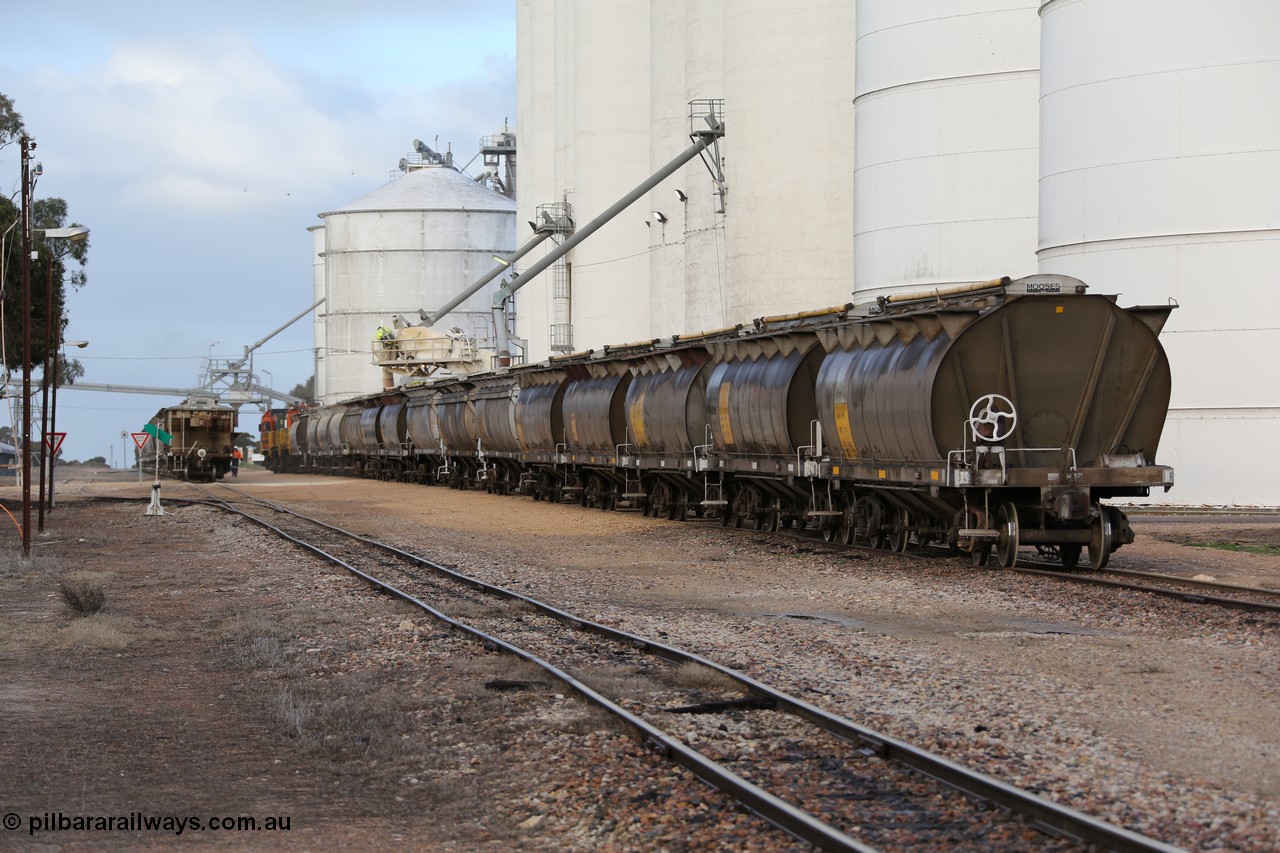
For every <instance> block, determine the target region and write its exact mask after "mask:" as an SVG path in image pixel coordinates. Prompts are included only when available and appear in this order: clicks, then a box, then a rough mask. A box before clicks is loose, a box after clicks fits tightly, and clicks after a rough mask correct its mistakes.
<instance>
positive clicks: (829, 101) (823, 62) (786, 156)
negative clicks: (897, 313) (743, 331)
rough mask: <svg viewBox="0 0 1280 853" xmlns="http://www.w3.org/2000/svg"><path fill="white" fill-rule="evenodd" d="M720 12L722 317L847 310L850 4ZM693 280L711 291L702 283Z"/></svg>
mask: <svg viewBox="0 0 1280 853" xmlns="http://www.w3.org/2000/svg"><path fill="white" fill-rule="evenodd" d="M722 5H723V9H724V48H723V49H724V92H723V97H724V99H725V127H726V134H725V138H724V141H723V149H724V152H725V173H726V178H727V180H728V187H729V191H728V198H727V217H726V226H725V227H726V235H725V236H726V240H727V246H728V270H729V272H728V284H727V286H726V287H725V297H724V298H725V302H726V304H725V314H726V319H727V320H728V321H729V322H743V321H747V320H750V319H751V318H753V317H759V316H761V315H764V314H776V313H783V312H790V311H796V310H806V309H811V308H815V307H823V306H827V305H833V304H838V303H843V302H848V301H849V298H850V292H851V291H852V289H853V277H852V275H851V272H852V269H853V257H854V247H853V241H852V238H851V235H852V233H853V168H852V164H851V163H850V156H851V153H852V139H853V122H854V116H853V97H854V59H853V37H854V34H855V21H854V11H855V10H854V6H853V4H852V3H849V2H838V0H796V2H792V3H778V2H776V0H733V2H723V4H722ZM703 280H704V281H705V282H706V284H707V286H708V287H715V286H716V283H715V281H714V280H713V279H711V278H710V277H709V276H703ZM705 298H706V299H707V300H712V299H715V298H718V294H713V293H708V294H707V295H706V297H705Z"/></svg>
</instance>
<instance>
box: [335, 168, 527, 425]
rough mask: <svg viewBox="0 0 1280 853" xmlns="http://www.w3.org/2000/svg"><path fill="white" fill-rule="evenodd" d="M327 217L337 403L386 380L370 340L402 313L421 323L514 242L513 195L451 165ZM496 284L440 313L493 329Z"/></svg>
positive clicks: (448, 320) (455, 323) (419, 171)
mask: <svg viewBox="0 0 1280 853" xmlns="http://www.w3.org/2000/svg"><path fill="white" fill-rule="evenodd" d="M320 216H321V218H322V219H323V220H324V235H325V248H324V275H325V298H326V301H325V305H324V334H325V343H324V348H325V359H324V365H325V381H324V396H323V398H322V399H323V402H325V403H332V402H336V401H339V400H343V399H347V398H350V397H352V396H355V395H358V394H366V393H370V392H373V391H376V390H378V389H379V388H381V387H382V371H381V370H380V369H379V368H377V367H374V366H373V364H372V360H373V359H372V353H371V346H372V343H373V339H374V334H375V332H376V330H377V328H378V326H380V325H389V324H390V323H391V322H392V318H393V317H394V315H396V314H402V315H404V316H405V317H406V318H407V319H408V320H409V321H411V322H415V323H416V322H418V311H419V309H427V310H432V309H434V308H437V307H440V306H442V305H443V304H444V303H445V302H446V301H448V300H449V299H450V298H452V297H454V296H456V295H457V294H458V293H459V292H461V291H462V290H463V289H464V288H465V287H466V286H467V285H468V284H469V283H471V282H472V281H474V280H475V279H477V278H479V277H480V276H481V275H482V274H483V273H485V272H487V271H488V270H490V269H492V267H493V255H495V254H502V253H507V252H510V251H512V250H513V249H514V248H515V230H514V226H515V203H514V202H513V201H511V200H510V199H508V198H507V197H506V196H504V195H501V194H500V193H497V192H494V191H493V190H491V189H488V188H487V187H484V186H481V185H480V184H478V183H476V182H475V181H474V180H472V179H471V178H468V177H466V176H465V175H462V174H461V173H459V172H458V171H456V170H455V169H453V168H450V167H448V166H442V165H440V166H430V165H429V166H423V167H419V168H414V167H411V168H410V170H409V171H408V172H407V173H405V174H404V175H402V176H400V177H398V178H396V179H395V180H393V181H392V182H391V183H389V184H386V185H385V186H382V187H380V188H378V189H376V190H374V191H373V192H371V193H369V194H368V195H366V196H364V197H363V198H360V199H358V200H356V201H354V202H352V203H351V204H348V205H346V206H344V207H341V208H339V209H337V210H334V211H330V212H328V213H322V214H320ZM495 289H496V283H495V284H491V285H489V286H488V287H486V288H485V289H483V290H481V291H480V292H479V293H477V294H475V295H474V296H472V297H471V298H470V299H468V300H467V301H466V302H464V303H463V304H462V305H461V306H459V307H458V308H457V309H455V310H454V311H453V312H451V313H449V314H447V315H445V316H444V317H443V318H441V319H440V321H439V322H437V323H436V324H435V325H436V328H437V329H440V330H447V329H450V328H454V327H457V328H460V329H462V330H463V331H464V332H465V333H467V334H469V335H476V336H477V337H486V338H487V337H490V336H491V335H492V331H491V329H492V323H491V318H490V308H491V305H492V299H493V291H494V290H495Z"/></svg>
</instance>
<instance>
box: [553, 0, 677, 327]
mask: <svg viewBox="0 0 1280 853" xmlns="http://www.w3.org/2000/svg"><path fill="white" fill-rule="evenodd" d="M570 17H571V20H570V21H569V22H567V23H568V25H569V26H571V27H572V33H573V34H572V54H571V56H570V58H569V63H570V68H571V69H572V70H571V72H570V74H571V84H572V98H573V103H572V107H571V109H569V110H567V111H566V112H567V113H569V114H568V115H565V116H564V122H563V124H562V125H561V126H560V127H559V128H558V132H557V137H558V140H559V141H560V142H561V144H565V145H568V146H571V148H572V150H571V151H569V152H566V154H565V155H564V157H565V159H566V167H567V168H566V169H565V171H562V172H558V176H559V178H560V187H561V188H562V189H563V190H564V191H565V192H567V193H568V194H569V201H570V202H571V203H572V205H573V211H574V219H575V220H576V221H577V222H578V223H579V224H582V223H585V222H587V221H589V220H590V219H592V218H593V217H595V216H596V215H597V214H599V213H601V212H602V211H604V210H606V209H607V208H608V207H609V206H610V205H612V204H613V203H614V202H616V201H617V200H618V199H619V198H621V197H622V196H624V195H626V194H627V193H628V192H629V191H631V190H632V189H634V188H635V187H636V185H637V184H639V183H640V182H641V181H643V180H644V179H645V178H646V177H648V176H649V174H650V171H649V71H648V62H649V3H648V0H613V2H609V3H576V4H574V8H573V12H572V15H571V16H570ZM680 147H681V148H683V147H684V146H683V145H681V146H680ZM677 150H678V149H677ZM569 160H571V162H568V161H569ZM647 215H648V211H642V210H639V208H638V206H636V207H632V208H631V209H630V210H628V211H626V212H624V213H622V214H621V215H619V216H618V217H617V218H615V219H614V220H613V221H611V222H610V223H608V224H607V225H605V226H604V227H602V228H601V229H600V230H599V231H597V232H596V233H595V234H593V235H592V236H591V238H590V239H589V240H586V241H584V242H583V243H582V244H581V245H579V246H578V247H577V248H575V249H574V250H573V251H572V253H571V254H570V256H569V260H570V262H571V265H572V274H571V280H572V288H573V346H574V348H575V349H587V348H595V347H600V346H603V345H605V344H611V343H618V342H620V341H624V340H634V339H637V338H644V337H647V336H648V335H649V257H648V247H649V231H648V229H647V228H645V226H644V217H645V216H647Z"/></svg>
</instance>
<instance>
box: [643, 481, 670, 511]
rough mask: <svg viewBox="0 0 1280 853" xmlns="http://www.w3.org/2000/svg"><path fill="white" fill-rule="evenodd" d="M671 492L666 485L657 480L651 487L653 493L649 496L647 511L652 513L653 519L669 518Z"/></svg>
mask: <svg viewBox="0 0 1280 853" xmlns="http://www.w3.org/2000/svg"><path fill="white" fill-rule="evenodd" d="M670 504H671V490H670V489H669V488H668V487H667V484H666V483H664V482H662V481H661V480H659V481H658V482H657V483H655V484H654V486H653V491H652V492H650V494H649V506H648V508H647V509H651V510H652V511H653V517H654V518H671V516H670V515H669V513H670V512H671V506H670Z"/></svg>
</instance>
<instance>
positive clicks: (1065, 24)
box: [1038, 0, 1280, 505]
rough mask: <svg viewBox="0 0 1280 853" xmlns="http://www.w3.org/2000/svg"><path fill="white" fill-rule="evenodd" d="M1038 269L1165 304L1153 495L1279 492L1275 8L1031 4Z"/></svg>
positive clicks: (1275, 499)
mask: <svg viewBox="0 0 1280 853" xmlns="http://www.w3.org/2000/svg"><path fill="white" fill-rule="evenodd" d="M1040 16H1041V22H1042V39H1043V41H1042V48H1041V53H1042V69H1043V70H1042V75H1041V90H1042V97H1041V103H1042V113H1041V139H1042V143H1041V148H1042V154H1041V168H1040V242H1039V252H1038V259H1039V268H1040V271H1041V272H1048V273H1062V274H1069V275H1073V276H1077V277H1079V278H1082V279H1084V280H1085V281H1086V282H1088V283H1090V284H1091V285H1092V286H1093V287H1095V288H1101V289H1104V290H1105V291H1107V292H1112V291H1119V292H1120V293H1121V298H1122V301H1123V302H1124V303H1125V304H1132V303H1152V302H1160V303H1163V302H1164V301H1165V300H1166V299H1167V298H1169V297H1173V298H1175V299H1177V300H1178V302H1179V304H1180V305H1181V307H1180V308H1179V310H1177V311H1175V312H1173V315H1172V317H1171V319H1170V321H1169V324H1168V326H1167V327H1166V328H1165V331H1164V333H1163V336H1162V340H1163V342H1164V346H1165V349H1166V351H1167V352H1168V355H1169V360H1170V365H1171V369H1172V373H1173V396H1172V400H1171V403H1170V412H1169V420H1168V423H1167V426H1166V430H1165V435H1164V437H1163V439H1162V441H1161V445H1160V456H1161V459H1160V461H1161V462H1162V463H1163V464H1167V465H1172V466H1174V468H1175V471H1176V478H1177V485H1176V487H1175V488H1174V490H1173V491H1171V492H1169V493H1168V494H1167V495H1163V494H1162V495H1157V496H1156V498H1157V500H1160V501H1164V502H1174V503H1193V504H1202V503H1208V504H1266V505H1276V504H1280V491H1278V488H1277V485H1276V484H1277V483H1278V482H1280V461H1277V457H1276V455H1275V454H1274V453H1272V452H1271V447H1272V445H1273V443H1274V439H1275V436H1276V435H1277V433H1280V383H1277V382H1276V381H1274V379H1272V378H1270V375H1269V374H1270V371H1271V369H1272V366H1273V365H1274V364H1275V362H1276V359H1277V357H1278V356H1280V323H1277V322H1276V317H1277V315H1278V314H1280V312H1278V311H1277V309H1276V308H1275V301H1274V296H1273V294H1272V293H1271V291H1272V290H1273V289H1274V288H1273V287H1272V283H1273V282H1274V280H1275V275H1276V270H1277V269H1280V205H1278V204H1277V201H1276V199H1277V198H1278V197H1280V111H1277V110H1276V109H1275V108H1274V100H1275V93H1276V92H1277V91H1280V38H1278V37H1277V34H1278V33H1280V5H1277V4H1274V3H1257V2H1239V0H1228V2H1224V3H1218V4H1215V5H1214V6H1212V7H1211V8H1210V7H1205V6H1204V4H1202V3H1197V2H1193V0H1165V2H1154V0H1105V2H1099V0H1072V2H1060V0H1054V2H1047V3H1044V4H1042V6H1041V8H1040Z"/></svg>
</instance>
